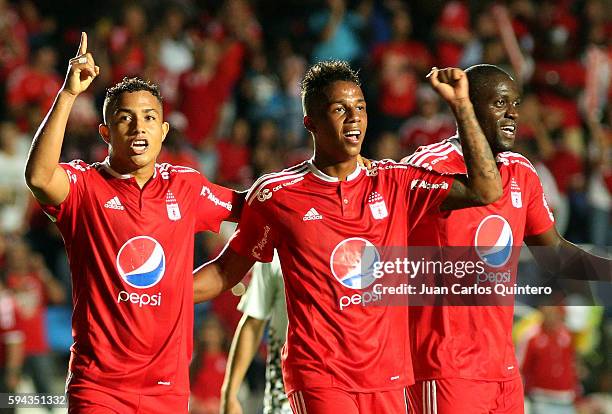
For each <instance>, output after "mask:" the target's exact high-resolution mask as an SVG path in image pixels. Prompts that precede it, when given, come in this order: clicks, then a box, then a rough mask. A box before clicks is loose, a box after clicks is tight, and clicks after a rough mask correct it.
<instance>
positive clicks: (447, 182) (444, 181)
mask: <svg viewBox="0 0 612 414" xmlns="http://www.w3.org/2000/svg"><path fill="white" fill-rule="evenodd" d="M406 180H407V181H406V183H404V185H405V188H406V190H405V191H406V198H407V199H406V202H407V207H408V223H409V224H408V225H409V230H412V229H413V228H414V227H415V225H416V224H417V223H418V222H419V221H420V220H421V218H422V217H423V216H424V215H425V214H427V213H430V212H438V211H439V207H440V204H441V203H442V201H444V199H445V198H446V196H447V195H448V193H449V191H450V188H451V186H452V184H453V180H454V177H453V176H452V175H441V174H436V173H433V172H429V171H426V170H424V169H422V168H416V167H412V166H409V167H408V170H407V174H406Z"/></svg>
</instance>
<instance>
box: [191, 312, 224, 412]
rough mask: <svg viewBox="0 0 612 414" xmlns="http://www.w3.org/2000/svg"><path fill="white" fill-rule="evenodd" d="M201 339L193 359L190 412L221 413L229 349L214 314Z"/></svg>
mask: <svg viewBox="0 0 612 414" xmlns="http://www.w3.org/2000/svg"><path fill="white" fill-rule="evenodd" d="M198 339H199V340H198V347H197V352H196V354H195V356H194V358H193V361H194V362H193V365H194V366H193V367H192V371H195V375H194V380H193V385H192V386H191V400H190V403H189V412H190V413H192V414H218V413H219V402H220V398H221V386H222V384H223V375H224V373H225V367H226V364H227V348H228V346H227V338H226V335H225V330H224V329H223V326H222V325H221V322H220V321H219V319H218V318H217V317H216V316H215V314H214V313H212V312H209V313H208V314H207V315H206V319H205V320H204V322H203V323H202V328H201V329H200V332H199V335H198Z"/></svg>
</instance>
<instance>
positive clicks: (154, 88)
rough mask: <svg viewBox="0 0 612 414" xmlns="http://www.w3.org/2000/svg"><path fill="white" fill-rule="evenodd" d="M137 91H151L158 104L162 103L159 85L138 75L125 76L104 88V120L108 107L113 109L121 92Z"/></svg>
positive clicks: (106, 118) (106, 117)
mask: <svg viewBox="0 0 612 414" xmlns="http://www.w3.org/2000/svg"><path fill="white" fill-rule="evenodd" d="M139 91H147V92H149V93H151V95H153V96H154V97H155V98H157V100H158V101H159V103H160V105H161V103H162V96H161V93H160V92H159V86H158V85H156V84H154V83H152V82H149V81H147V80H144V79H142V78H139V77H133V78H128V77H125V78H123V80H122V81H121V82H119V83H117V84H116V85H113V86H111V87H110V88H108V89H107V90H106V96H105V97H104V105H103V106H102V114H103V115H104V122H107V120H108V111H109V109H114V108H115V106H116V105H117V101H118V100H119V97H120V96H121V95H122V94H123V93H126V92H128V93H131V92H139Z"/></svg>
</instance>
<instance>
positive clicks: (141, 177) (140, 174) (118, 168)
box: [109, 157, 155, 188]
mask: <svg viewBox="0 0 612 414" xmlns="http://www.w3.org/2000/svg"><path fill="white" fill-rule="evenodd" d="M109 165H110V167H111V168H112V169H113V170H114V171H115V172H116V173H119V174H121V175H129V176H132V177H133V178H134V180H136V184H138V187H140V188H143V187H144V186H145V184H146V183H147V182H148V181H149V180H150V179H151V177H153V175H154V174H155V164H154V163H152V164H150V165H145V166H143V167H140V168H135V169H132V168H127V167H125V166H122V165H117V163H116V162H113V157H110V160H109Z"/></svg>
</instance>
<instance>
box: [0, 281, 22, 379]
mask: <svg viewBox="0 0 612 414" xmlns="http://www.w3.org/2000/svg"><path fill="white" fill-rule="evenodd" d="M1 289H2V288H0V367H4V365H5V363H6V361H5V358H6V355H5V353H6V351H5V347H6V344H10V343H15V342H21V341H23V332H22V331H21V330H20V329H19V327H18V326H17V318H16V316H15V301H14V298H13V295H12V294H11V292H9V291H8V290H4V291H3V290H1Z"/></svg>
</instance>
